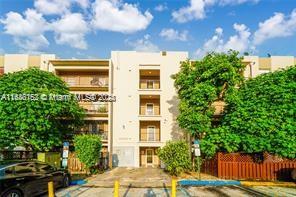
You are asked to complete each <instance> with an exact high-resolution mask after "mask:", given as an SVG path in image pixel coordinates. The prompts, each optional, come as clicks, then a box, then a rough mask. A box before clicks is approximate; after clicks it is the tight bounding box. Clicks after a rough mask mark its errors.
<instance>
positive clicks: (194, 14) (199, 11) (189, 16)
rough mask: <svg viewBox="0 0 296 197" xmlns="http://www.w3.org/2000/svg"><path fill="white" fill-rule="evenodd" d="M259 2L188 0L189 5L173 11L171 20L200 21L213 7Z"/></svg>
mask: <svg viewBox="0 0 296 197" xmlns="http://www.w3.org/2000/svg"><path fill="white" fill-rule="evenodd" d="M259 1H260V0H190V1H189V5H188V6H185V7H182V8H180V9H179V10H177V11H173V13H172V17H173V20H174V21H176V22H178V23H185V22H188V21H191V20H201V19H204V18H205V17H206V11H207V9H208V8H209V7H211V6H213V5H219V6H226V5H237V4H242V3H248V2H252V3H256V2H259Z"/></svg>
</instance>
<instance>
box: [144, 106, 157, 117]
mask: <svg viewBox="0 0 296 197" xmlns="http://www.w3.org/2000/svg"><path fill="white" fill-rule="evenodd" d="M140 115H143V116H158V115H160V109H159V106H153V109H151V108H147V107H146V106H141V109H140Z"/></svg>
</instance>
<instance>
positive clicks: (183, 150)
mask: <svg viewBox="0 0 296 197" xmlns="http://www.w3.org/2000/svg"><path fill="white" fill-rule="evenodd" d="M188 150H189V147H188V145H187V143H186V142H185V141H174V142H172V141H170V142H167V144H166V145H165V146H164V147H163V148H161V149H159V150H158V156H159V158H160V160H161V161H162V162H164V164H165V166H166V167H165V168H166V170H167V171H168V172H169V173H170V174H171V175H176V176H178V175H179V174H180V173H182V172H184V171H187V170H190V167H191V162H190V155H189V152H188Z"/></svg>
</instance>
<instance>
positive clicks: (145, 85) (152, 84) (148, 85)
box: [140, 79, 160, 90]
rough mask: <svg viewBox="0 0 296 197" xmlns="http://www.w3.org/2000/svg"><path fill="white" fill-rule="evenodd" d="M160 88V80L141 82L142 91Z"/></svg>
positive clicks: (143, 80) (144, 80)
mask: <svg viewBox="0 0 296 197" xmlns="http://www.w3.org/2000/svg"><path fill="white" fill-rule="evenodd" d="M159 88H160V83H159V80H155V79H142V80H140V89H149V90H153V89H159Z"/></svg>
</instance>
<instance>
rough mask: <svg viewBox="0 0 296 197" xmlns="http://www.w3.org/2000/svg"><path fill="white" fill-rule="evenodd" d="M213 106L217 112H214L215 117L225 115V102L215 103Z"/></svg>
mask: <svg viewBox="0 0 296 197" xmlns="http://www.w3.org/2000/svg"><path fill="white" fill-rule="evenodd" d="M212 106H213V107H214V108H215V111H214V115H215V116H219V115H223V113H224V109H225V103H224V102H221V101H220V102H219V101H218V102H217V101H216V102H214V103H213V104H212Z"/></svg>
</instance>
